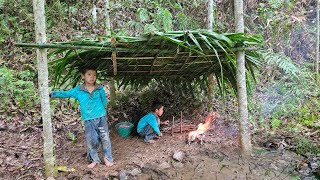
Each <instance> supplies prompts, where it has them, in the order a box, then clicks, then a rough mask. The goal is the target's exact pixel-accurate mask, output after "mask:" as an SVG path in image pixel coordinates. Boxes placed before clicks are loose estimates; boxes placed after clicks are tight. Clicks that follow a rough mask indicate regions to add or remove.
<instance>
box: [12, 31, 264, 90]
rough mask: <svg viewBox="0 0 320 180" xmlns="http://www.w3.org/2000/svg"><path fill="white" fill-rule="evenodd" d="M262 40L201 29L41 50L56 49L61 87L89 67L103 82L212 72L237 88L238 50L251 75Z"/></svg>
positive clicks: (186, 78)
mask: <svg viewBox="0 0 320 180" xmlns="http://www.w3.org/2000/svg"><path fill="white" fill-rule="evenodd" d="M261 42H262V41H261V38H258V37H255V36H249V35H246V34H243V33H224V34H218V33H215V32H212V31H207V30H200V31H172V32H166V33H164V32H151V33H147V34H143V35H142V36H140V37H127V36H116V35H112V36H100V37H97V39H82V40H78V41H71V42H63V43H56V44H44V45H38V47H43V48H57V50H55V51H53V52H52V53H50V56H51V57H53V61H52V62H51V65H52V66H53V69H54V73H55V83H56V84H60V85H62V84H64V83H66V82H68V83H70V81H72V83H73V84H76V83H77V82H78V81H79V80H80V76H79V73H78V71H77V70H78V69H79V67H81V66H84V65H90V66H95V67H96V68H97V69H98V70H99V71H100V72H99V75H100V78H101V77H102V78H108V77H115V78H116V79H117V80H119V81H121V83H122V84H128V83H129V84H140V83H144V82H145V83H147V82H149V81H150V80H151V79H157V80H164V79H166V80H179V81H193V80H194V79H199V78H201V79H206V78H203V77H206V76H207V75H209V74H212V73H213V74H214V75H215V76H216V78H217V80H218V83H219V85H222V86H224V85H225V83H227V84H230V83H231V84H232V86H233V87H234V89H236V88H235V86H236V60H235V52H236V51H238V50H246V68H247V72H250V74H251V75H253V72H252V71H253V68H254V67H256V66H258V65H259V61H258V58H257V57H258V55H257V54H256V53H255V52H254V49H253V47H252V46H253V45H260V44H261ZM17 45H21V46H22V45H23V46H26V44H17ZM29 46H32V45H29ZM61 54H62V55H63V56H61Z"/></svg>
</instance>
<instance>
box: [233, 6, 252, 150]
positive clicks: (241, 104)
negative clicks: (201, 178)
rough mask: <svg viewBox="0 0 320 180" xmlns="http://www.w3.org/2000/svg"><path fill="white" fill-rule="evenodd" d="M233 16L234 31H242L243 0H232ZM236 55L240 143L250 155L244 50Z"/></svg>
mask: <svg viewBox="0 0 320 180" xmlns="http://www.w3.org/2000/svg"><path fill="white" fill-rule="evenodd" d="M234 16H235V27H236V32H241V33H243V32H244V20H243V0H234ZM236 55H237V66H238V67H237V92H238V112H239V124H240V126H239V127H240V144H241V150H242V154H244V155H250V154H251V152H252V144H251V134H250V129H249V120H248V119H249V118H248V102H247V87H246V74H245V73H246V72H245V52H244V51H238V52H237V53H236Z"/></svg>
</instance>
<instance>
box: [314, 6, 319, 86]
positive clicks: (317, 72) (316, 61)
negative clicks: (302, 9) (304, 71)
mask: <svg viewBox="0 0 320 180" xmlns="http://www.w3.org/2000/svg"><path fill="white" fill-rule="evenodd" d="M319 10H320V0H317V42H316V46H317V48H316V60H315V79H316V83H318V74H319V43H320V42H319V41H320V19H319V16H320V15H319Z"/></svg>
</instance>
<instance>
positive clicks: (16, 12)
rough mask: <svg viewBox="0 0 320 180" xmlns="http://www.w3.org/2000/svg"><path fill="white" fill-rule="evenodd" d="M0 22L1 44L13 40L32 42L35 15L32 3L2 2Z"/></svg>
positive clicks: (0, 2)
mask: <svg viewBox="0 0 320 180" xmlns="http://www.w3.org/2000/svg"><path fill="white" fill-rule="evenodd" d="M5 7H10V8H5ZM21 7H23V8H21ZM0 22H1V23H0V44H1V43H4V42H5V41H7V40H8V39H12V38H14V39H16V40H17V41H26V42H28V41H32V37H33V35H32V30H31V28H32V27H33V26H32V24H33V15H32V3H31V2H30V1H28V0H20V1H16V0H13V1H7V0H2V1H0Z"/></svg>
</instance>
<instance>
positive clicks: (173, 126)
mask: <svg viewBox="0 0 320 180" xmlns="http://www.w3.org/2000/svg"><path fill="white" fill-rule="evenodd" d="M173 128H174V116H172V128H171V136H173Z"/></svg>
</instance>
